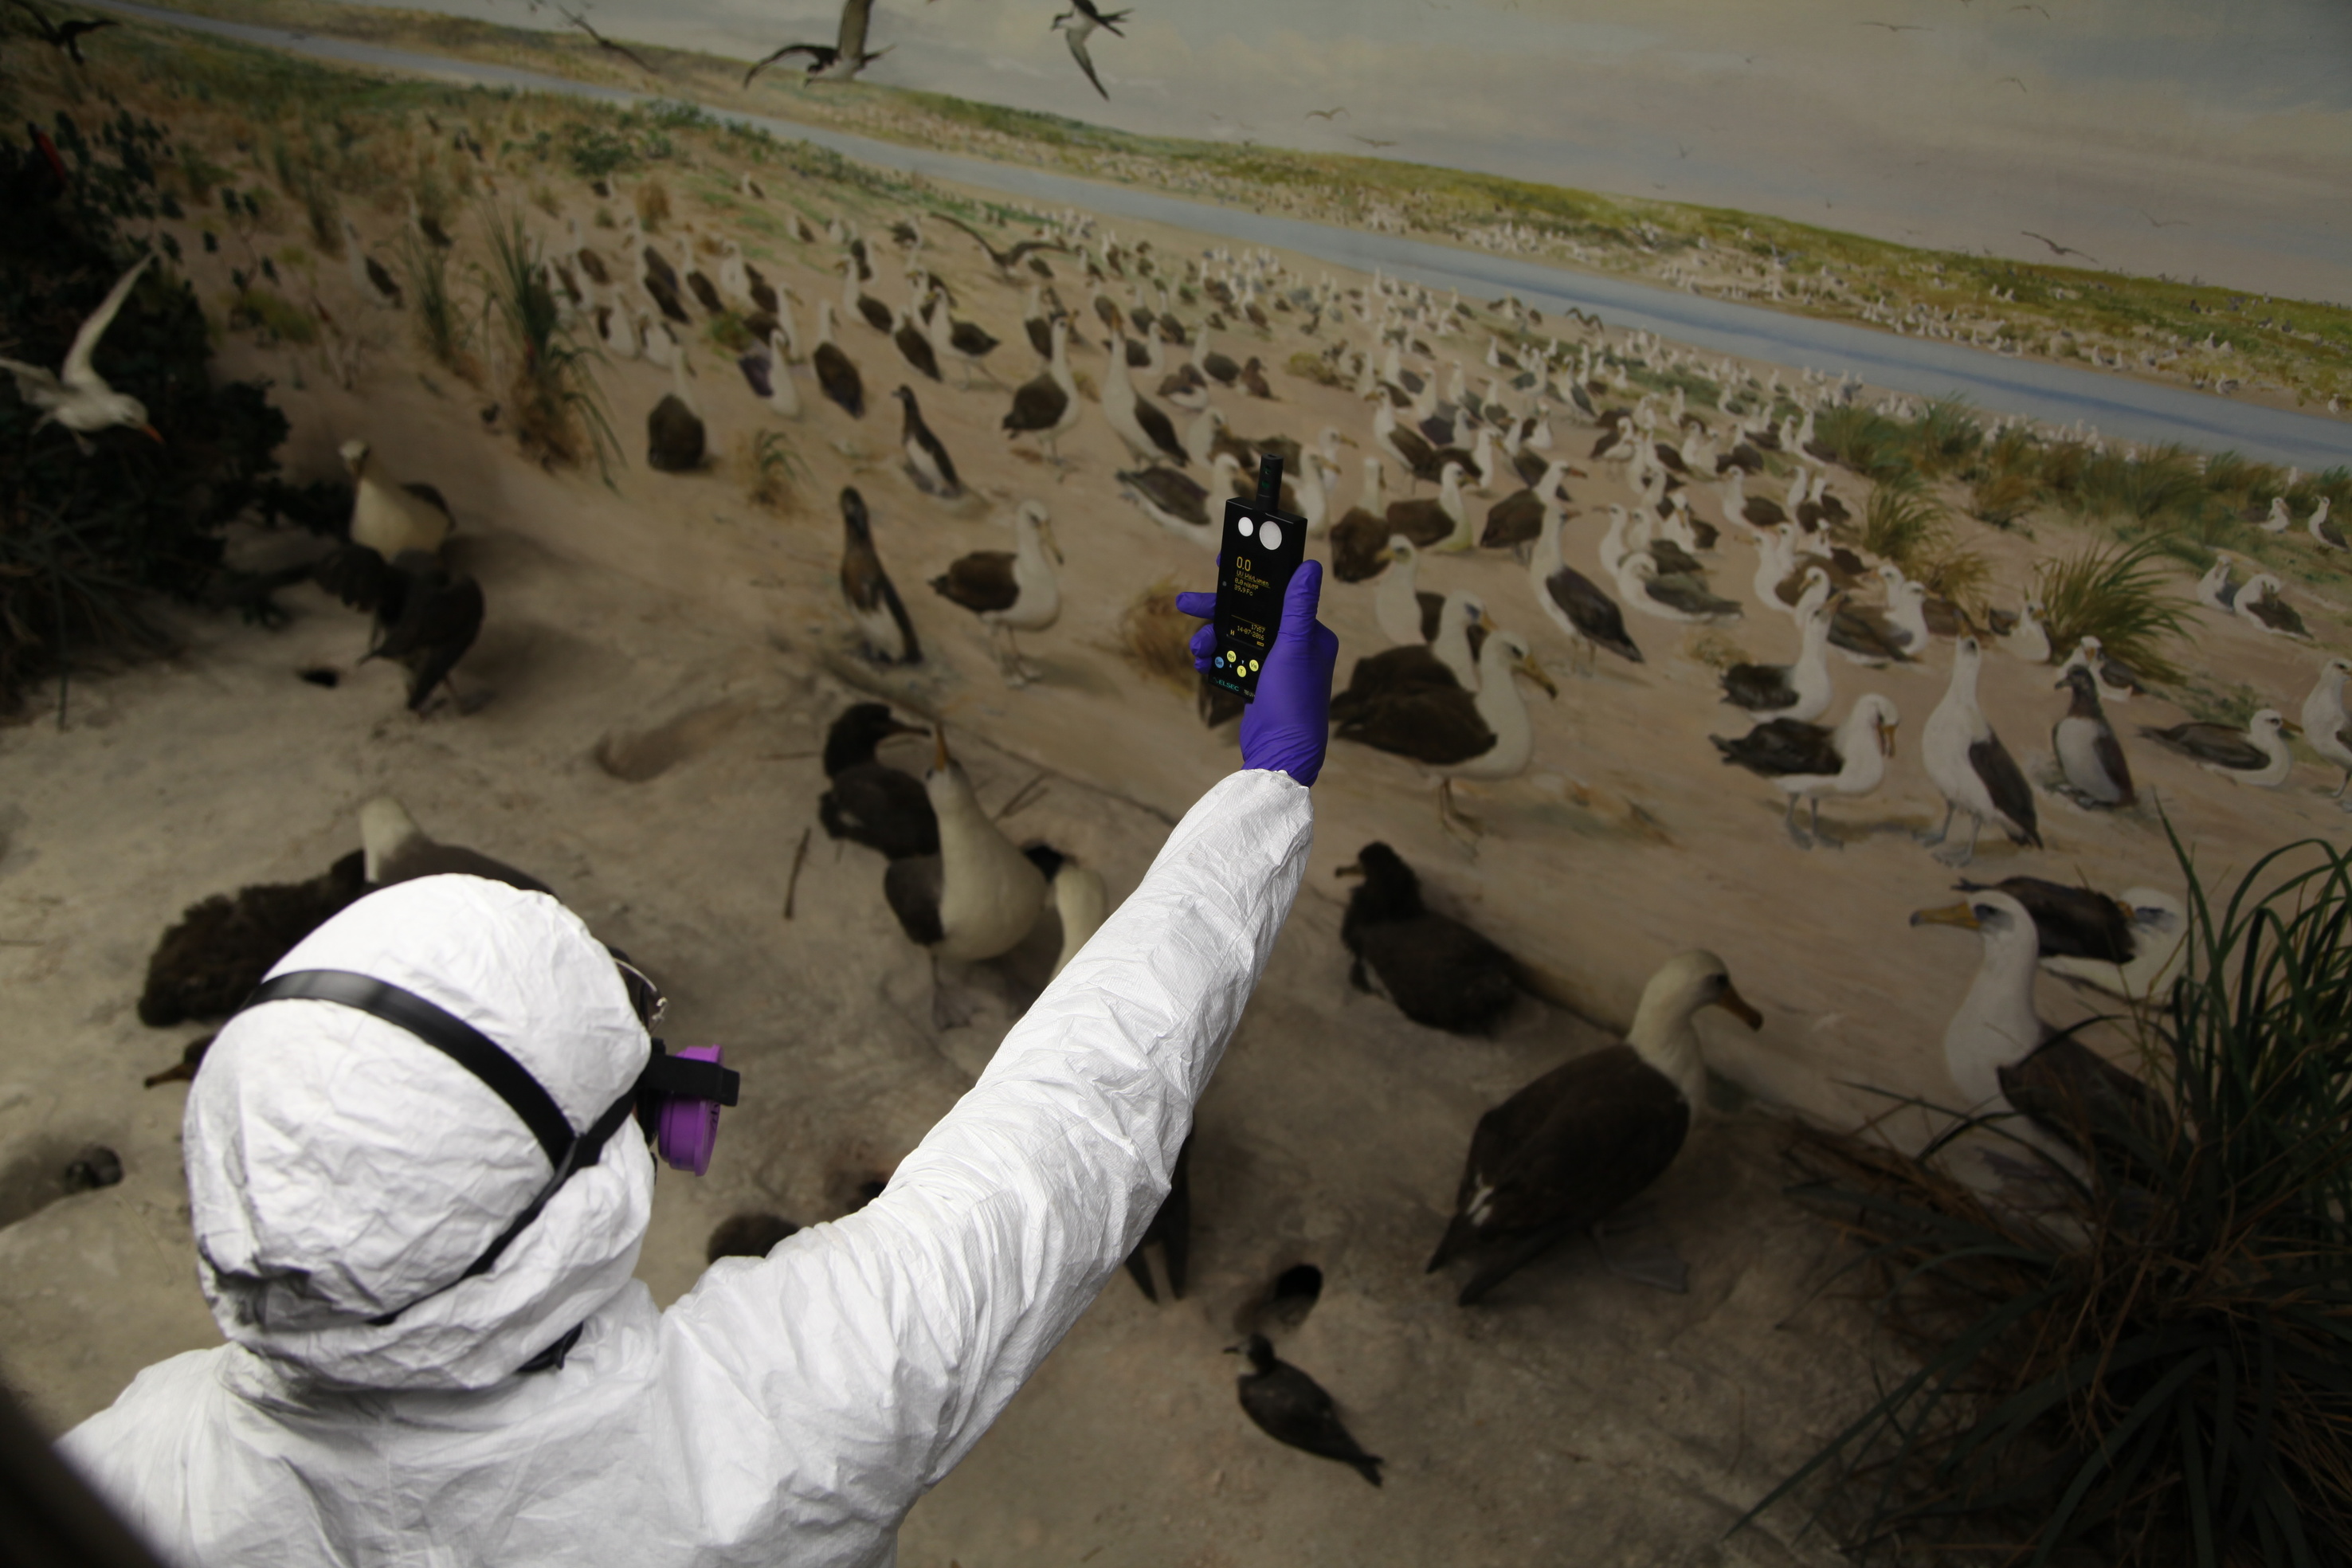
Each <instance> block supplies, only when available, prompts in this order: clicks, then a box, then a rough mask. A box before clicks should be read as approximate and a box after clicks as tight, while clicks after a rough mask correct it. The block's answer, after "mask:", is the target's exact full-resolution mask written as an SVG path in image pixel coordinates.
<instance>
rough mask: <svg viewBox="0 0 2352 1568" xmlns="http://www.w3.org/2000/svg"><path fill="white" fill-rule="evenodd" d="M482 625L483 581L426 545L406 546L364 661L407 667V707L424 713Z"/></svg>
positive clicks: (390, 578) (387, 582)
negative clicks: (452, 565)
mask: <svg viewBox="0 0 2352 1568" xmlns="http://www.w3.org/2000/svg"><path fill="white" fill-rule="evenodd" d="M481 630H482V585H481V584H479V583H477V582H475V581H474V579H473V578H471V577H470V576H467V574H465V573H463V572H458V571H454V570H452V569H451V568H449V567H447V566H444V565H443V564H442V563H440V561H439V560H438V559H436V557H434V556H432V555H429V554H427V553H426V552H424V551H422V550H408V551H403V552H401V554H400V556H399V557H398V558H397V559H396V560H394V562H393V563H392V564H391V567H390V570H389V573H388V575H387V577H386V579H385V588H384V591H383V598H382V600H381V601H380V602H379V604H378V606H377V610H376V638H375V645H374V646H373V647H370V648H369V649H368V651H367V652H366V653H365V654H364V655H362V658H361V659H360V662H361V663H362V664H364V663H366V662H367V661H368V660H369V659H372V658H388V659H392V660H394V661H395V662H397V663H398V664H400V665H402V666H403V667H404V668H406V669H407V671H408V708H409V711H411V712H413V713H422V712H423V711H425V706H426V704H427V703H428V702H429V700H431V698H432V696H433V694H434V692H435V691H436V690H437V689H439V688H440V687H441V686H442V685H443V684H444V683H445V682H447V681H448V680H449V675H450V671H452V670H454V669H455V668H457V661H458V660H459V659H461V658H465V657H466V653H467V649H469V648H471V647H473V646H474V639H475V638H476V637H478V636H480V635H481ZM450 694H451V695H452V696H453V697H454V696H455V695H456V694H457V689H456V687H455V686H454V685H452V686H451V688H450Z"/></svg>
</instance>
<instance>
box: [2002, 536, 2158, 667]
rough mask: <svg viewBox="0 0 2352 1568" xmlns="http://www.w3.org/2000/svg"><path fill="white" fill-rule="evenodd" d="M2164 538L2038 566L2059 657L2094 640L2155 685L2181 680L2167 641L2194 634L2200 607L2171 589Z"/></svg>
mask: <svg viewBox="0 0 2352 1568" xmlns="http://www.w3.org/2000/svg"><path fill="white" fill-rule="evenodd" d="M2166 545H2167V540H2166V537H2165V536H2163V535H2158V536H2157V537H2156V538H2153V539H2143V540H2141V541H2140V542H2138V543H2137V544H2134V545H2130V546H2128V547H2125V546H2118V545H2105V544H2094V545H2090V546H2088V547H2086V548H2084V549H2083V550H2080V551H2078V552H2075V553H2074V554H2073V555H2069V556H2065V557H2063V558H2062V559H2059V560H2055V561H2038V562H2036V563H2034V567H2033V575H2034V583H2035V586H2036V594H2035V596H2036V597H2037V598H2039V599H2040V600H2041V601H2042V625H2043V626H2045V627H2046V628H2047V629H2048V630H2049V633H2050V647H2051V648H2052V649H2053V651H2063V650H2064V649H2068V648H2071V647H2074V645H2075V644H2076V643H2078V642H2080V641H2081V640H2082V639H2083V638H2084V637H2085V636H2089V637H2097V638H2098V639H2099V642H2100V644H2101V646H2102V647H2105V650H2106V651H2107V653H2109V654H2110V655H2112V656H2113V657H2114V658H2119V659H2121V660H2123V662H2124V663H2126V664H2127V665H2129V666H2131V668H2134V669H2136V670H2137V671H2138V672H2139V673H2140V674H2142V675H2144V676H2147V677H2149V678H2150V679H2156V680H2167V681H2169V680H2178V679H2179V678H2180V669H2179V666H2177V665H2175V664H2174V663H2173V662H2172V660H2171V659H2170V658H2167V657H2166V656H2165V654H2164V652H2163V649H2162V646H2161V645H2162V641H2163V639H2164V638H2166V637H2173V636H2177V635H2179V633H2181V632H2183V631H2185V630H2187V629H2188V620H2187V616H2188V615H2189V611H2190V609H2191V608H2193V606H2192V605H2190V603H2189V601H2188V600H2186V599H2183V598H2181V597H2179V595H2175V594H2171V593H2168V592H2167V591H2166V590H2165V587H2164V583H2165V573H2164V569H2163V568H2162V567H2161V566H2160V565H2159V564H2158V561H2159V560H2160V559H2161V558H2162V557H2163V556H2164V555H2165V554H2166V553H2168V552H2167V549H2166Z"/></svg>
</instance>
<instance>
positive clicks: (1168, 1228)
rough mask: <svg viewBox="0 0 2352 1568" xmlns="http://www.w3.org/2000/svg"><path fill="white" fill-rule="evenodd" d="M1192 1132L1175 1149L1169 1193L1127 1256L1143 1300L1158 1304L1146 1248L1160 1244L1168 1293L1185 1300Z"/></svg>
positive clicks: (1190, 1202)
mask: <svg viewBox="0 0 2352 1568" xmlns="http://www.w3.org/2000/svg"><path fill="white" fill-rule="evenodd" d="M1154 1245H1157V1246H1158V1247H1159V1248H1160V1261H1161V1262H1162V1263H1163V1264H1165V1265H1166V1266H1167V1269H1168V1296H1169V1299H1170V1300H1176V1301H1181V1300H1183V1299H1184V1260H1185V1258H1186V1257H1187V1256H1188V1255H1189V1254H1190V1253H1191V1251H1192V1133H1190V1132H1187V1133H1186V1134H1184V1143H1183V1146H1182V1147H1181V1148H1180V1149H1178V1150H1177V1151H1176V1165H1175V1168H1174V1169H1173V1170H1172V1171H1171V1172H1170V1173H1169V1176H1168V1196H1167V1198H1166V1200H1165V1201H1163V1202H1162V1203H1161V1204H1160V1212H1159V1213H1157V1214H1155V1215H1152V1216H1151V1223H1150V1225H1148V1226H1145V1227H1144V1230H1143V1239H1142V1240H1140V1241H1139V1242H1137V1243H1136V1244H1135V1250H1134V1251H1132V1252H1130V1253H1129V1254H1128V1255H1127V1271H1128V1273H1129V1276H1131V1277H1132V1278H1133V1279H1134V1280H1135V1282H1136V1284H1137V1285H1138V1286H1139V1287H1141V1288H1142V1290H1143V1299H1144V1300H1147V1301H1150V1302H1151V1303H1152V1304H1153V1305H1155V1306H1157V1305H1158V1304H1159V1301H1160V1292H1159V1291H1157V1290H1155V1289H1152V1288H1151V1260H1150V1258H1146V1257H1144V1256H1143V1249H1144V1248H1145V1247H1151V1246H1154Z"/></svg>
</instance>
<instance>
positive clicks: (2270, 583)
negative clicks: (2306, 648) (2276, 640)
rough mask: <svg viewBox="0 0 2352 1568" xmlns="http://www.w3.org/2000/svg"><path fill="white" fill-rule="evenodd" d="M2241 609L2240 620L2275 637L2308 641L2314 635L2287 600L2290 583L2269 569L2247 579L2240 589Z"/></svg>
mask: <svg viewBox="0 0 2352 1568" xmlns="http://www.w3.org/2000/svg"><path fill="white" fill-rule="evenodd" d="M2237 610H2238V618H2239V619H2241V620H2242V621H2246V622H2248V623H2250V624H2252V625H2253V626H2260V627H2261V628H2262V629H2263V630H2264V631H2266V632H2269V633H2271V634H2272V635H2273V637H2303V638H2305V639H2306V640H2308V639H2309V637H2311V632H2310V629H2309V628H2308V627H2306V626H2305V625H2304V624H2303V617H2302V616H2300V615H2298V614H2296V613H2295V608H2294V605H2290V604H2288V603H2287V602H2286V584H2284V583H2281V582H2280V581H2279V580H2278V579H2277V578H2276V577H2274V576H2273V575H2272V574H2270V573H2268V572H2263V573H2260V574H2256V575H2254V576H2252V577H2249V578H2247V579H2246V582H2245V585H2244V586H2243V587H2242V588H2240V589H2239V590H2238V605H2237Z"/></svg>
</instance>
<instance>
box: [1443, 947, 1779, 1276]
mask: <svg viewBox="0 0 2352 1568" xmlns="http://www.w3.org/2000/svg"><path fill="white" fill-rule="evenodd" d="M1703 1007H1721V1008H1723V1009H1724V1010H1725V1011H1727V1012H1728V1013H1730V1014H1731V1015H1733V1016H1735V1017H1737V1018H1738V1019H1739V1020H1740V1021H1741V1022H1743V1023H1745V1024H1746V1025H1747V1026H1748V1027H1749V1028H1751V1029H1754V1028H1760V1027H1761V1026H1763V1022H1764V1019H1763V1016H1762V1015H1761V1014H1759V1013H1758V1012H1757V1011H1756V1009H1755V1008H1753V1007H1751V1006H1749V1005H1748V1003H1747V1001H1746V999H1745V998H1743V997H1742V996H1741V995H1740V994H1739V993H1738V991H1737V990H1736V989H1734V988H1733V986H1732V984H1731V976H1730V974H1729V973H1728V972H1727V971H1726V970H1725V968H1724V965H1723V960H1721V959H1719V958H1717V956H1716V955H1715V954H1713V953H1711V952H1701V951H1696V950H1695V951H1693V952H1685V953H1683V954H1681V955H1679V956H1678V957H1675V958H1674V959H1670V960H1669V961H1668V962H1667V963H1665V965H1664V967H1663V968H1661V969H1660V970H1659V971H1658V972H1657V973H1655V974H1654V975H1652V976H1651V977H1650V982H1649V984H1647V985H1646V986H1644V987H1643V991H1642V1002H1641V1005H1640V1006H1639V1008H1637V1009H1636V1010H1635V1012H1634V1015H1633V1028H1632V1029H1631V1030H1630V1031H1628V1033H1627V1035H1626V1037H1625V1040H1624V1043H1622V1044H1621V1045H1615V1046H1611V1047H1607V1048H1606V1049H1603V1050H1599V1051H1594V1052H1592V1053H1591V1054H1590V1055H1587V1056H1581V1057H1577V1058H1573V1059H1571V1060H1570V1061H1568V1062H1566V1063H1564V1064H1562V1065H1561V1066H1559V1067H1557V1068H1553V1069H1552V1070H1551V1071H1549V1072H1548V1073H1546V1074H1544V1076H1543V1077H1541V1078H1539V1079H1536V1080H1535V1081H1534V1082H1533V1083H1530V1084H1528V1086H1527V1087H1526V1088H1525V1089H1520V1090H1519V1091H1518V1092H1517V1093H1516V1094H1514V1095H1512V1096H1511V1097H1510V1098H1509V1099H1508V1100H1504V1101H1503V1102H1502V1103H1501V1104H1500V1105H1497V1106H1496V1107H1495V1108H1494V1109H1493V1110H1489V1111H1487V1112H1486V1115H1484V1116H1482V1117H1480V1118H1479V1119H1478V1129H1477V1131H1475V1133H1473V1134H1472V1135H1471V1139H1470V1157H1469V1159H1468V1161H1467V1162H1466V1163H1465V1164H1464V1166H1463V1170H1462V1182H1461V1185H1460V1187H1459V1189H1458V1190H1457V1192H1456V1194H1455V1197H1454V1217H1453V1219H1452V1221H1451V1222H1450V1223H1449V1224H1448V1225H1447V1226H1446V1227H1445V1236H1444V1239H1442V1240H1441V1241H1439V1243H1438V1244H1437V1251H1436V1252H1435V1254H1434V1255H1433V1256H1432V1257H1431V1258H1430V1260H1429V1268H1428V1271H1429V1272H1431V1273H1434V1272H1436V1271H1437V1270H1438V1269H1440V1268H1444V1267H1445V1265H1446V1264H1448V1263H1450V1262H1452V1261H1453V1260H1454V1259H1455V1258H1461V1257H1465V1256H1472V1257H1475V1258H1477V1260H1478V1269H1477V1272H1476V1273H1475V1274H1474V1275H1473V1276H1472V1277H1471V1279H1470V1281H1469V1283H1468V1284H1466V1285H1465V1286H1464V1287H1463V1288H1462V1292H1461V1294H1460V1295H1459V1296H1458V1297H1457V1298H1456V1300H1458V1301H1459V1302H1460V1304H1461V1305H1463V1306H1465V1307H1467V1306H1469V1305H1471V1304H1472V1303H1474V1302H1475V1301H1477V1300H1479V1299H1480V1298H1481V1297H1483V1296H1485V1295H1486V1293H1487V1292H1488V1291H1489V1290H1492V1289H1494V1288H1495V1287H1496V1285H1499V1284H1501V1283H1502V1282H1503V1281H1504V1280H1505V1279H1508V1278H1509V1277H1510V1276H1511V1275H1512V1274H1514V1273H1516V1272H1517V1270H1518V1269H1519V1268H1522V1267H1524V1266H1525V1265H1526V1264H1528V1263H1529V1262H1531V1261H1532V1260H1534V1258H1537V1257H1538V1255H1539V1254H1541V1253H1543V1252H1545V1251H1547V1250H1548V1249H1549V1248H1550V1247H1553V1246H1555V1245H1557V1244H1558V1243H1559V1242H1561V1241H1563V1240H1566V1239H1567V1238H1568V1237H1571V1236H1575V1235H1579V1234H1583V1233H1590V1234H1591V1235H1592V1237H1593V1238H1594V1240H1595V1241H1596V1242H1601V1256H1602V1258H1603V1259H1604V1261H1606V1262H1607V1263H1608V1265H1609V1267H1610V1268H1611V1269H1612V1271H1613V1272H1616V1273H1619V1274H1622V1275H1625V1276H1627V1277H1628V1278H1632V1279H1637V1280H1639V1281H1640V1282H1641V1283H1643V1284H1647V1285H1652V1286H1654V1287H1657V1288H1659V1289H1670V1290H1680V1289H1683V1288H1684V1275H1685V1271H1684V1269H1683V1267H1682V1263H1681V1260H1680V1259H1679V1258H1673V1257H1672V1256H1671V1254H1667V1255H1664V1256H1663V1257H1657V1258H1645V1259H1635V1258H1627V1257H1615V1258H1612V1257H1611V1256H1610V1253H1609V1248H1608V1246H1607V1244H1606V1243H1605V1241H1602V1238H1601V1225H1602V1223H1603V1222H1604V1221H1606V1220H1607V1219H1608V1218H1609V1216H1610V1215H1612V1214H1615V1213H1616V1212H1617V1211H1618V1210H1619V1209H1621V1208H1622V1207H1623V1206H1624V1205H1627V1204H1628V1203H1631V1202H1632V1201H1633V1199H1634V1198H1636V1197H1638V1196H1640V1195H1641V1194H1642V1193H1643V1191H1645V1190H1646V1189H1647V1188H1648V1187H1649V1186H1650V1184H1652V1183H1654V1182H1655V1181H1656V1180H1657V1179H1658V1178H1659V1177H1660V1176H1662V1175H1664V1174H1665V1173H1666V1171H1667V1168H1668V1167H1670V1166H1671V1165H1673V1163H1675V1156H1676V1155H1677V1154H1679V1153H1681V1152H1682V1148H1683V1143H1684V1142H1685V1139H1686V1138H1687V1137H1688V1136H1689V1134H1690V1127H1691V1122H1692V1121H1693V1120H1694V1119H1695V1118H1696V1115H1697V1113H1698V1109H1699V1106H1700V1103H1701V1101H1702V1100H1703V1098H1704V1096H1705V1094H1706V1064H1705V1062H1704V1061H1703V1060H1702V1059H1701V1057H1700V1051H1699V1039H1698V1032H1697V1030H1696V1028H1694V1027H1693V1026H1692V1018H1693V1016H1695V1015H1696V1013H1697V1012H1698V1011H1699V1010H1700V1009H1701V1008H1703Z"/></svg>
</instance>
